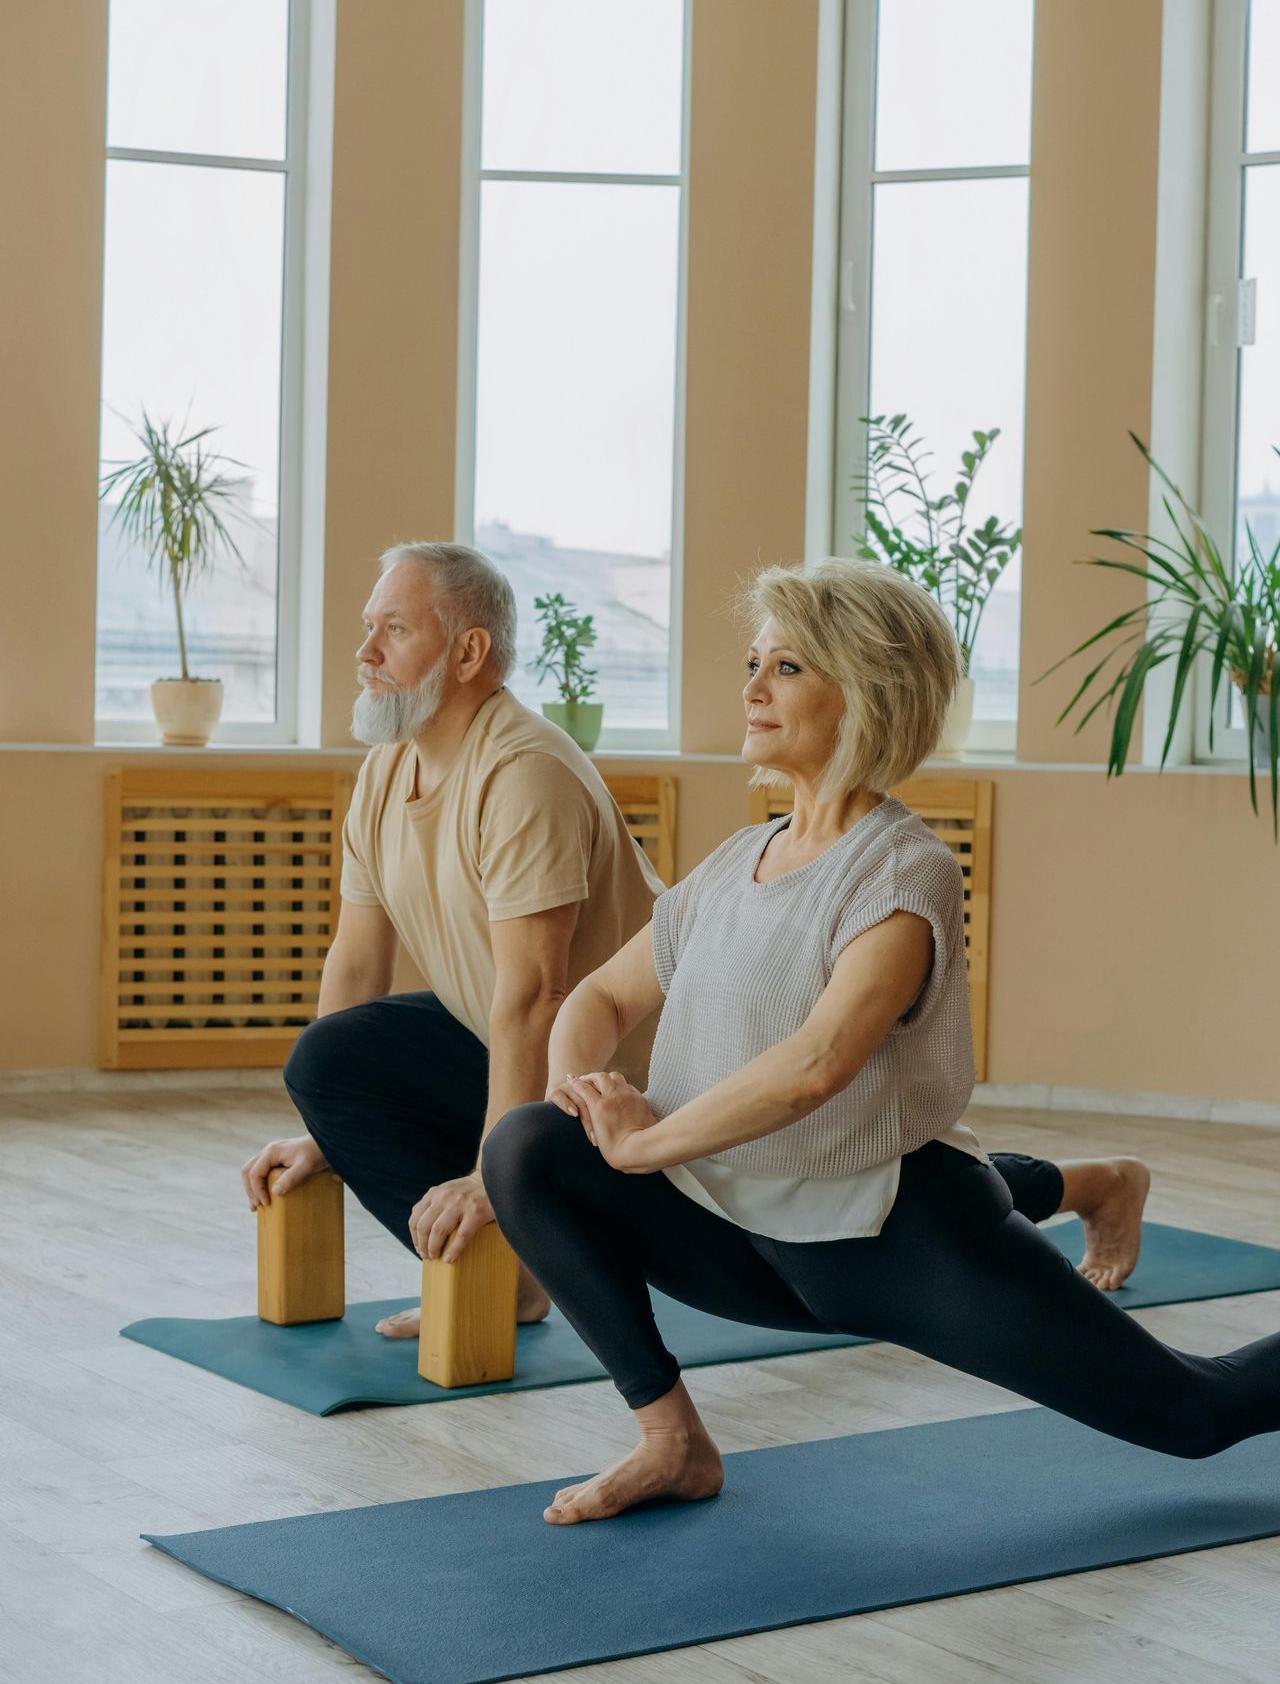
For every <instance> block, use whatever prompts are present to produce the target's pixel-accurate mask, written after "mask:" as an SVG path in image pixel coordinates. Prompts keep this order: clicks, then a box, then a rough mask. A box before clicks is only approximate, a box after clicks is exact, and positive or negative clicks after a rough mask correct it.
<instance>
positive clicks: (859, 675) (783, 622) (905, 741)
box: [741, 557, 964, 801]
mask: <svg viewBox="0 0 1280 1684" xmlns="http://www.w3.org/2000/svg"><path fill="white" fill-rule="evenodd" d="M741 606H742V608H743V610H744V611H745V614H746V616H747V617H749V618H750V620H751V623H752V627H753V630H755V629H758V628H759V627H760V626H762V625H763V624H764V622H765V621H766V620H768V619H773V620H774V621H775V622H776V623H777V625H778V627H779V628H780V629H781V631H782V634H783V637H784V638H785V639H786V641H787V642H788V643H789V644H790V645H792V646H793V647H794V649H795V652H796V654H797V655H798V656H799V657H800V659H801V660H802V661H804V662H805V663H806V664H807V665H808V666H810V667H811V668H812V669H813V671H814V672H817V673H820V674H821V675H822V676H823V677H824V678H828V679H830V680H831V681H832V683H834V684H838V685H839V687H840V689H841V691H842V692H843V694H844V717H843V718H842V719H841V721H840V727H839V730H838V732H837V734H836V743H835V748H834V750H833V751H832V755H831V759H830V760H829V761H828V762H827V770H826V774H825V776H824V778H823V780H822V783H821V786H820V788H819V790H818V797H819V799H820V800H824V801H830V800H834V799H835V798H836V797H837V796H839V795H841V794H843V793H844V792H845V791H846V790H851V789H856V788H858V787H859V786H861V787H862V788H864V789H872V790H875V791H877V793H880V794H884V793H885V792H887V791H888V790H890V789H892V788H893V787H894V786H895V785H897V784H900V783H903V782H905V780H906V779H907V778H909V777H910V776H911V775H912V773H913V772H915V771H916V770H917V769H918V767H920V766H921V765H922V764H923V763H924V761H926V760H927V759H928V758H929V756H930V755H931V754H932V753H933V751H934V749H935V748H936V747H937V746H938V740H939V738H940V737H941V736H942V728H943V726H944V724H945V723H946V718H947V709H948V708H949V707H950V705H951V698H952V697H953V696H954V695H955V692H956V687H957V685H958V684H959V681H960V679H961V678H962V677H963V676H964V657H963V655H962V653H961V650H960V645H959V642H958V641H957V639H956V634H955V632H954V631H953V630H952V628H951V624H950V622H949V621H948V619H947V616H946V614H945V613H944V612H943V610H942V607H941V604H940V603H939V602H938V600H937V598H936V597H933V596H930V594H929V592H928V591H926V590H925V589H924V587H923V586H922V585H917V584H915V583H914V582H913V581H912V580H910V579H908V578H906V577H904V575H903V574H901V573H897V572H895V571H894V569H893V568H892V567H889V566H887V565H886V564H885V563H883V562H878V561H862V560H857V561H843V560H838V559H836V558H834V557H832V558H831V559H829V560H827V561H818V562H812V563H810V564H809V565H808V566H807V567H803V568H801V567H766V568H764V569H763V570H762V571H761V572H759V573H757V574H756V575H755V577H754V578H753V579H751V580H750V581H749V583H748V586H747V589H746V591H745V593H744V595H743V598H742V601H741ZM789 781H790V780H789V779H788V778H787V776H786V774H785V773H783V772H777V771H774V770H772V769H771V768H769V767H765V766H761V767H759V768H758V769H757V770H756V772H755V774H754V776H753V777H752V780H751V782H752V784H753V785H757V786H758V785H765V786H773V787H776V786H777V785H779V784H783V785H785V784H787V783H789Z"/></svg>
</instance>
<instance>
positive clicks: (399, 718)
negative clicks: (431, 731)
mask: <svg viewBox="0 0 1280 1684" xmlns="http://www.w3.org/2000/svg"><path fill="white" fill-rule="evenodd" d="M369 671H370V669H368V668H366V667H361V668H359V669H358V672H359V675H360V679H361V689H360V694H359V695H358V696H357V697H356V702H355V706H354V707H353V708H352V710H351V735H352V736H353V737H354V738H355V739H356V741H357V742H359V743H370V744H373V743H407V742H408V741H409V739H410V738H411V737H416V736H417V735H418V733H419V731H422V730H425V729H426V727H427V726H428V725H429V724H430V723H431V721H432V720H433V719H434V718H435V716H436V714H437V712H438V711H439V708H440V702H441V700H442V698H443V696H444V686H445V680H446V678H447V677H448V675H449V655H448V651H447V650H446V651H445V653H444V654H443V655H441V656H440V659H439V660H438V661H437V662H436V663H435V665H434V666H431V667H428V668H427V670H426V672H425V673H423V675H422V677H421V678H420V679H419V680H418V682H417V683H416V684H410V685H396V686H395V688H394V689H391V690H388V691H387V692H386V693H385V694H380V693H379V692H378V691H376V690H371V689H370V688H369V687H368V686H367V685H365V684H364V682H363V680H364V676H365V674H366V672H369ZM382 682H383V683H384V684H385V683H386V682H387V680H386V679H385V678H384V679H383V680H382Z"/></svg>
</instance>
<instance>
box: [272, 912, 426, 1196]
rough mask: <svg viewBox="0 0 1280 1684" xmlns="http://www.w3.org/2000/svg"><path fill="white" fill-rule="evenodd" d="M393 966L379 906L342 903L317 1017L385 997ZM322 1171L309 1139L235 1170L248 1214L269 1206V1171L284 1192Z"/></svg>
mask: <svg viewBox="0 0 1280 1684" xmlns="http://www.w3.org/2000/svg"><path fill="white" fill-rule="evenodd" d="M395 963H396V932H395V929H394V927H393V926H392V923H391V920H390V918H388V917H387V915H386V913H385V912H384V911H383V909H382V907H380V906H364V905H362V904H361V903H360V902H359V901H353V900H346V899H344V900H343V902H342V904H341V907H340V909H339V912H338V930H337V934H336V935H335V936H334V938H333V943H332V945H331V946H330V948H329V951H328V953H327V954H326V955H325V961H324V971H323V973H322V974H321V977H320V998H319V1001H318V1003H317V1006H316V1016H317V1017H327V1016H328V1015H329V1013H330V1012H340V1011H344V1010H345V1009H346V1008H347V1007H348V1006H362V1005H363V1004H364V1002H365V1001H366V1000H376V999H378V998H379V997H380V996H381V995H383V994H387V993H389V992H390V989H391V979H392V976H393V974H394V971H395ZM327 1168H328V1165H327V1164H326V1163H325V1160H324V1154H323V1153H322V1152H321V1150H320V1148H319V1146H317V1145H316V1143H315V1141H314V1140H313V1139H312V1138H311V1136H310V1135H309V1134H299V1135H293V1136H291V1137H290V1138H289V1139H285V1140H271V1141H268V1142H267V1144H266V1145H265V1146H264V1147H263V1148H262V1150H261V1151H260V1152H255V1153H254V1155H253V1157H251V1158H250V1159H249V1161H248V1163H246V1164H244V1165H243V1166H242V1167H241V1170H240V1180H241V1182H242V1183H243V1185H244V1190H245V1196H246V1198H247V1199H248V1200H249V1209H250V1210H256V1209H257V1208H258V1206H259V1205H267V1204H270V1203H271V1193H270V1191H269V1189H268V1187H267V1177H268V1176H269V1175H270V1173H271V1171H272V1170H273V1169H280V1170H282V1171H283V1173H282V1174H281V1176H280V1178H279V1180H278V1181H277V1182H276V1187H275V1190H276V1192H277V1193H287V1192H288V1191H289V1190H290V1188H292V1187H296V1186H297V1185H298V1183H299V1182H300V1181H306V1180H307V1179H308V1178H309V1177H310V1176H313V1175H318V1174H319V1173H320V1171H321V1170H323V1169H327Z"/></svg>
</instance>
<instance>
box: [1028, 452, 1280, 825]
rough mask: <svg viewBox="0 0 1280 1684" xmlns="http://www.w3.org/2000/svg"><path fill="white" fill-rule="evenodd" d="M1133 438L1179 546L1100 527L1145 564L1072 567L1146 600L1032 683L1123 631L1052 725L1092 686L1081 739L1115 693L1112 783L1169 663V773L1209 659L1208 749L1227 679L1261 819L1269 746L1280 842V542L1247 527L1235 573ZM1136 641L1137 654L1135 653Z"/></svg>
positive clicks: (1106, 561) (1096, 562)
mask: <svg viewBox="0 0 1280 1684" xmlns="http://www.w3.org/2000/svg"><path fill="white" fill-rule="evenodd" d="M1129 437H1130V438H1131V439H1132V440H1133V442H1134V444H1136V445H1137V447H1138V449H1139V450H1140V451H1141V452H1142V454H1143V457H1144V458H1145V460H1146V462H1147V465H1148V467H1150V469H1151V470H1152V472H1153V473H1154V474H1156V475H1157V476H1158V478H1159V479H1160V481H1161V483H1162V484H1163V485H1165V486H1166V487H1167V489H1168V491H1169V492H1170V493H1172V496H1167V495H1166V496H1165V497H1164V498H1163V499H1162V501H1163V504H1164V511H1165V514H1166V515H1167V517H1168V519H1169V523H1170V527H1171V530H1172V531H1173V533H1174V535H1175V538H1176V542H1172V543H1171V542H1169V541H1168V540H1167V539H1164V538H1156V537H1153V536H1152V535H1151V533H1149V532H1126V531H1118V530H1116V529H1115V528H1113V527H1106V526H1104V527H1096V528H1094V529H1093V530H1092V532H1091V533H1090V536H1091V537H1094V538H1110V539H1112V540H1113V541H1114V542H1115V543H1117V544H1121V545H1123V546H1124V547H1125V548H1126V549H1130V550H1136V551H1137V553H1138V554H1139V555H1140V556H1142V557H1144V558H1145V561H1146V565H1145V566H1143V565H1139V564H1138V563H1136V562H1132V561H1120V560H1113V559H1111V558H1109V557H1105V556H1085V557H1082V558H1081V559H1080V560H1078V561H1077V562H1076V563H1075V564H1074V565H1075V566H1077V567H1110V568H1114V569H1115V570H1116V571H1117V572H1119V573H1132V574H1133V575H1134V576H1135V577H1136V578H1139V579H1141V580H1143V581H1144V583H1145V584H1146V586H1147V597H1146V600H1144V601H1142V602H1140V603H1138V604H1137V605H1136V606H1135V607H1133V608H1130V609H1128V610H1126V612H1125V613H1123V614H1119V615H1117V616H1116V618H1115V619H1114V620H1111V621H1110V622H1109V623H1108V624H1107V625H1105V626H1103V627H1102V629H1101V631H1097V632H1095V633H1094V634H1093V636H1092V637H1089V638H1086V639H1085V641H1084V642H1083V643H1082V644H1080V645H1079V646H1078V647H1077V648H1075V649H1073V650H1072V651H1071V653H1070V654H1069V655H1064V656H1063V657H1062V660H1061V661H1056V662H1055V663H1054V664H1053V666H1051V667H1050V668H1049V670H1048V672H1043V673H1041V675H1040V677H1039V678H1037V679H1036V680H1035V681H1034V682H1035V683H1036V684H1041V683H1043V682H1044V680H1045V679H1046V678H1048V677H1049V676H1050V674H1051V673H1055V672H1057V670H1058V668H1059V667H1060V666H1062V665H1063V664H1064V662H1066V661H1070V660H1074V659H1075V657H1076V656H1077V655H1081V654H1083V653H1084V651H1085V650H1086V649H1090V648H1092V647H1093V646H1094V645H1095V644H1097V643H1101V642H1102V640H1103V639H1104V638H1107V637H1110V636H1112V635H1113V634H1119V633H1124V635H1123V636H1121V637H1119V639H1118V641H1116V642H1114V643H1113V644H1112V647H1111V649H1110V651H1109V652H1108V653H1107V655H1106V656H1105V657H1104V658H1103V659H1102V660H1101V661H1099V662H1098V664H1097V666H1095V667H1093V668H1091V670H1090V671H1089V672H1087V673H1086V674H1085V676H1084V678H1083V679H1082V681H1081V683H1080V687H1079V688H1078V689H1077V691H1076V693H1075V695H1074V696H1072V698H1071V700H1070V701H1069V702H1068V703H1067V705H1066V707H1064V708H1063V710H1062V712H1061V713H1060V714H1059V715H1058V717H1057V720H1056V721H1055V724H1058V725H1061V723H1062V722H1063V720H1064V719H1066V717H1067V715H1068V714H1070V713H1071V712H1072V711H1073V709H1075V708H1076V707H1077V705H1079V704H1081V703H1083V701H1084V699H1085V697H1086V694H1087V693H1088V692H1089V691H1090V689H1091V687H1093V686H1095V685H1096V686H1097V688H1096V689H1094V691H1093V703H1092V706H1091V707H1090V708H1089V709H1088V711H1087V712H1086V713H1084V715H1083V717H1082V718H1081V719H1080V720H1079V722H1078V723H1077V725H1076V730H1075V734H1076V735H1077V736H1079V734H1080V732H1081V731H1083V729H1084V728H1085V726H1086V725H1087V724H1088V723H1089V721H1090V720H1091V719H1092V718H1093V716H1094V714H1095V713H1096V712H1097V711H1098V709H1099V708H1100V707H1102V706H1103V705H1104V704H1105V703H1107V702H1109V701H1111V699H1112V698H1113V697H1115V696H1116V693H1117V692H1119V697H1118V700H1117V701H1116V703H1115V711H1114V714H1113V717H1112V724H1111V748H1110V754H1109V758H1108V761H1107V777H1108V778H1111V777H1119V776H1120V775H1121V773H1122V772H1123V771H1124V765H1125V760H1126V758H1127V756H1128V752H1129V741H1130V738H1131V737H1132V735H1133V727H1134V722H1135V720H1136V718H1137V712H1138V703H1139V702H1140V701H1141V700H1142V692H1143V687H1144V685H1145V684H1146V680H1147V675H1148V674H1149V673H1151V672H1154V671H1155V669H1156V668H1157V667H1158V666H1163V664H1164V663H1165V662H1166V661H1169V660H1173V659H1175V658H1176V660H1177V666H1176V667H1175V668H1174V679H1173V691H1172V693H1171V696H1170V699H1169V727H1168V730H1167V731H1166V733H1165V739H1164V748H1163V750H1162V752H1161V755H1160V765H1161V767H1163V766H1164V764H1165V761H1166V760H1167V759H1168V755H1169V749H1170V746H1171V745H1172V742H1173V734H1174V730H1175V728H1176V726H1177V722H1178V714H1179V711H1180V710H1181V707H1182V703H1183V701H1184V699H1185V697H1186V695H1187V680H1188V679H1189V677H1190V676H1191V672H1192V668H1193V665H1194V663H1195V661H1196V659H1197V657H1199V656H1202V655H1209V656H1211V657H1212V666H1211V669H1210V680H1209V747H1210V749H1211V750H1212V748H1213V724H1214V714H1215V712H1216V710H1217V701H1218V692H1219V689H1220V688H1221V685H1222V681H1223V677H1224V675H1225V676H1226V677H1227V678H1228V681H1229V682H1230V683H1232V684H1234V685H1235V687H1236V689H1237V690H1238V691H1239V692H1240V694H1241V696H1242V697H1243V699H1244V714H1245V720H1246V726H1245V729H1246V731H1248V732H1249V734H1250V743H1249V748H1248V750H1247V753H1248V759H1249V798H1250V800H1251V801H1252V803H1253V810H1254V812H1255V813H1256V812H1257V811H1258V788H1257V779H1256V777H1255V775H1254V751H1253V738H1254V737H1255V736H1256V737H1257V739H1258V740H1259V742H1260V743H1265V744H1266V748H1265V750H1264V753H1265V758H1266V760H1267V762H1268V764H1269V768H1270V773H1271V824H1272V833H1273V836H1274V838H1275V839H1276V840H1277V841H1280V765H1278V761H1280V729H1278V728H1277V726H1278V724H1280V683H1277V682H1276V660H1277V642H1278V641H1280V543H1278V544H1277V545H1276V546H1275V548H1274V549H1273V550H1272V552H1271V554H1270V556H1267V555H1264V554H1263V551H1262V547H1261V545H1260V544H1259V543H1258V540H1257V538H1256V537H1255V536H1254V534H1253V531H1252V529H1251V528H1250V527H1249V526H1248V524H1247V523H1246V525H1245V541H1246V545H1247V548H1248V555H1247V556H1244V557H1242V558H1241V561H1240V565H1239V567H1238V568H1237V569H1236V570H1235V571H1234V572H1233V571H1232V569H1231V567H1230V566H1229V565H1228V564H1227V562H1226V561H1225V560H1224V559H1223V553H1222V551H1221V550H1220V549H1219V548H1218V546H1217V544H1215V543H1214V541H1213V538H1212V536H1211V535H1210V533H1209V532H1208V531H1207V530H1206V528H1205V525H1204V522H1203V521H1202V520H1201V519H1200V516H1199V515H1198V514H1197V513H1196V512H1195V510H1194V509H1193V508H1192V507H1191V505H1190V503H1188V502H1187V499H1186V498H1185V497H1184V496H1183V495H1182V492H1181V491H1180V490H1179V489H1178V487H1177V486H1176V485H1175V484H1174V483H1173V481H1172V480H1171V479H1170V478H1169V476H1168V474H1166V473H1165V471H1164V469H1163V468H1161V467H1160V465H1159V464H1158V463H1157V462H1156V461H1155V460H1154V458H1153V457H1152V455H1151V452H1150V451H1149V450H1148V449H1147V447H1146V445H1145V444H1143V442H1142V440H1141V439H1140V438H1139V437H1138V435H1137V434H1136V433H1133V432H1131V433H1130V434H1129ZM1272 449H1273V450H1275V452H1276V454H1277V455H1278V456H1280V446H1275V445H1273V446H1272ZM1134 644H1136V645H1137V647H1136V648H1131V647H1130V646H1131V645H1134ZM1125 649H1127V650H1128V651H1129V652H1128V654H1127V655H1126V656H1125V659H1124V660H1123V661H1122V662H1121V664H1120V668H1119V671H1118V672H1116V673H1115V674H1114V676H1113V675H1112V674H1108V675H1107V677H1108V678H1109V680H1110V682H1109V683H1108V684H1107V686H1106V688H1105V689H1103V688H1102V683H1103V680H1102V674H1103V670H1104V668H1106V667H1107V666H1109V665H1110V663H1111V662H1112V661H1113V660H1114V659H1115V657H1116V656H1117V655H1118V654H1120V652H1121V650H1125ZM1099 691H1100V692H1101V693H1100V694H1099ZM1268 727H1269V729H1268Z"/></svg>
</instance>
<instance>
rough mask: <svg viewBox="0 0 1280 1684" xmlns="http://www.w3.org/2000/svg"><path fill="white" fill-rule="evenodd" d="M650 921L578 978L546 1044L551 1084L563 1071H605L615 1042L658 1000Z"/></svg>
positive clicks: (659, 991)
mask: <svg viewBox="0 0 1280 1684" xmlns="http://www.w3.org/2000/svg"><path fill="white" fill-rule="evenodd" d="M650 932H651V926H650V925H648V924H646V925H645V927H644V928H643V929H642V930H637V931H636V933H635V935H633V936H632V938H631V940H630V941H629V942H628V943H627V944H626V946H625V947H622V948H620V949H619V950H618V952H617V953H615V954H614V956H613V958H612V959H608V960H606V961H605V963H604V964H603V965H601V966H600V967H599V969H598V970H594V971H592V973H591V975H590V976H586V977H583V979H582V981H581V982H580V983H579V984H578V986H577V987H576V988H575V989H574V990H573V992H572V993H571V994H570V995H569V998H568V999H567V1000H566V1001H565V1003H564V1005H563V1006H561V1008H560V1011H559V1013H558V1014H557V1016H556V1021H555V1024H554V1025H553V1027H552V1030H551V1039H550V1042H549V1043H548V1046H547V1081H548V1084H549V1086H550V1087H553V1088H554V1087H555V1086H556V1085H557V1084H558V1083H559V1082H560V1080H561V1078H562V1077H564V1076H565V1075H573V1076H577V1075H580V1074H582V1072H583V1071H586V1070H607V1069H608V1067H609V1065H610V1064H611V1063H612V1061H613V1055H614V1054H615V1053H616V1052H617V1050H618V1043H619V1042H620V1041H621V1040H623V1039H624V1038H625V1037H626V1036H627V1035H629V1034H630V1033H631V1031H632V1030H633V1029H634V1028H635V1027H636V1026H637V1024H641V1023H643V1022H644V1020H645V1018H647V1017H648V1016H649V1015H650V1014H651V1013H653V1012H656V1011H657V1009H658V1007H659V1006H660V1005H661V1004H662V987H661V984H660V983H659V982H658V973H657V971H656V970H655V969H654V966H653V937H652V934H651V933H650Z"/></svg>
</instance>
